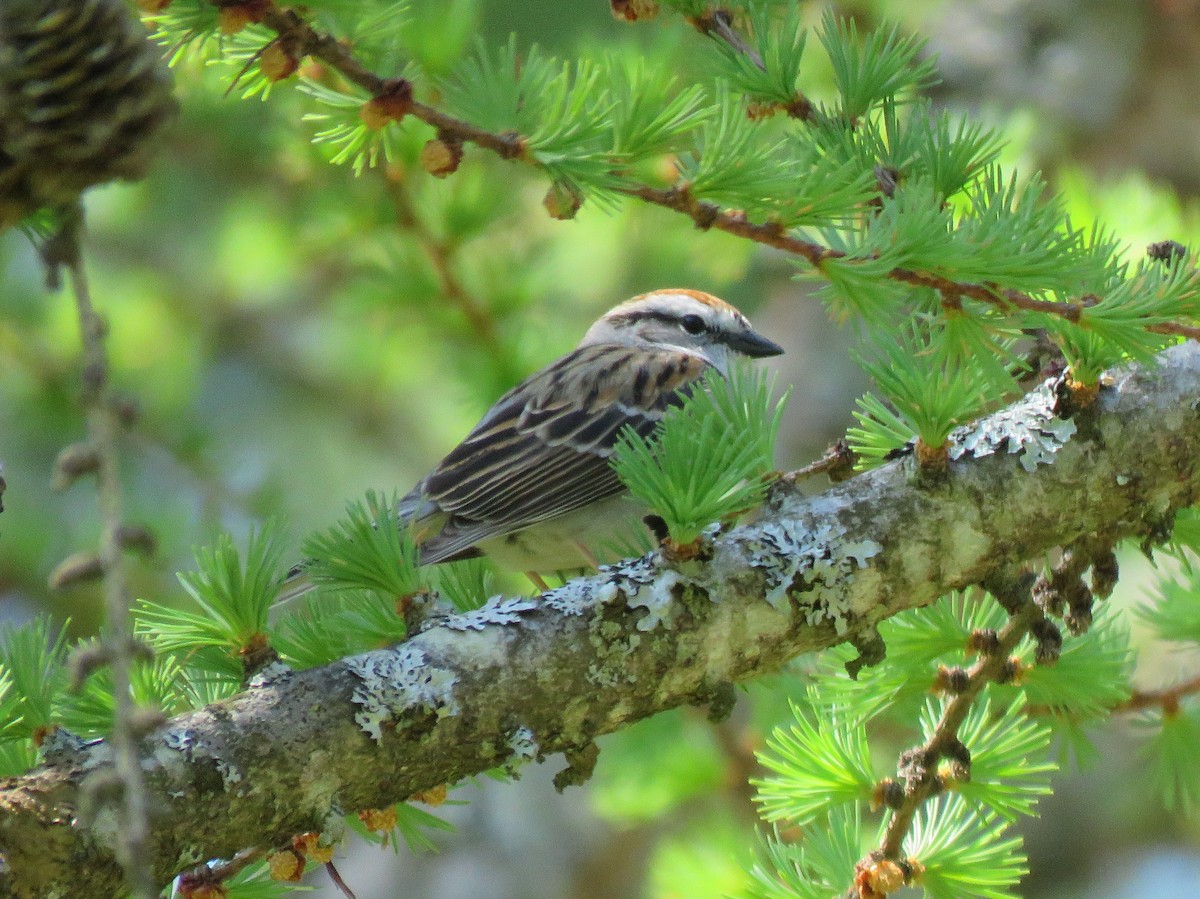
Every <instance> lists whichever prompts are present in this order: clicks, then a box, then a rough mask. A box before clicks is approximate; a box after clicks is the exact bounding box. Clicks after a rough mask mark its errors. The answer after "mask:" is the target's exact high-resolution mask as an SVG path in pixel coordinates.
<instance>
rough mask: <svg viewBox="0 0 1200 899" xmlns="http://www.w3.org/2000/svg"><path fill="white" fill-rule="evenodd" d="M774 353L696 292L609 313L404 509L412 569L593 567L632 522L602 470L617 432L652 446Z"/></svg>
mask: <svg viewBox="0 0 1200 899" xmlns="http://www.w3.org/2000/svg"><path fill="white" fill-rule="evenodd" d="M782 352H783V349H782V348H781V347H780V346H778V345H777V344H775V343H773V342H772V341H770V340H768V339H767V338H765V337H763V336H762V335H760V334H758V333H757V332H755V331H754V329H753V328H751V326H750V322H749V321H747V320H746V317H745V316H744V315H742V313H740V312H738V310H737V309H735V308H734V307H732V306H730V305H729V304H728V303H726V302H724V301H723V300H719V299H717V298H716V297H714V296H710V295H709V294H706V293H701V292H700V291H696V290H656V291H654V292H652V293H647V294H642V295H641V296H638V297H634V298H633V299H632V300H628V301H626V302H624V303H622V304H620V305H619V306H616V307H615V308H613V309H610V310H609V311H608V312H607V313H605V315H604V316H603V317H601V318H600V320H599V321H597V322H596V323H595V324H594V325H592V326H591V328H589V329H588V331H587V333H586V334H584V336H583V340H581V341H580V343H579V346H577V347H576V348H575V349H574V350H572V351H571V352H570V353H567V355H565V356H563V357H562V358H560V359H558V360H556V361H555V362H552V363H550V364H549V365H548V366H546V367H545V368H543V369H542V370H541V371H538V372H536V373H534V374H532V375H530V376H529V377H528V378H526V379H525V380H524V381H522V382H521V383H520V384H518V385H517V386H516V387H514V388H513V389H512V390H510V391H509V392H508V393H506V394H504V396H502V397H500V399H499V400H497V401H496V403H495V405H493V406H492V408H491V409H489V410H488V412H487V414H486V415H484V417H483V419H482V420H481V421H480V422H479V424H477V425H476V426H475V427H474V429H473V430H472V431H471V433H470V434H468V435H467V436H466V437H465V438H464V439H463V441H462V443H460V444H459V445H458V446H456V447H455V448H454V449H452V450H451V451H450V453H449V454H448V455H447V456H446V458H444V459H443V460H442V461H441V462H440V463H438V465H437V467H436V468H434V469H433V471H431V472H430V473H429V474H428V475H426V476H425V477H424V478H423V479H422V480H421V482H420V483H418V484H417V485H416V486H415V487H414V488H413V489H412V490H411V491H410V492H409V493H408V495H407V496H405V497H404V498H403V499H402V500H400V504H399V507H398V511H399V517H400V518H402V519H404V520H406V521H409V522H410V523H411V524H412V526H413V528H414V533H415V534H416V539H417V542H418V545H419V548H420V559H421V563H422V564H435V563H438V562H450V561H454V560H456V559H466V558H471V557H473V556H478V555H481V554H482V555H487V556H488V557H490V558H491V559H492V560H493V561H495V562H496V563H497V564H499V565H500V566H502V567H505V568H511V569H515V570H517V571H525V572H531V573H532V572H538V571H557V570H562V569H570V568H581V567H585V566H586V567H594V566H595V563H596V553H597V551H598V550H599V549H602V548H603V547H605V545H606V543H609V542H610V541H612V540H613V539H615V538H616V537H618V536H619V535H620V529H621V528H623V527H626V526H627V523H628V521H629V519H630V518H631V517H632V515H633V514H635V513H636V512H637V511H638V507H637V506H636V505H635V504H634V502H633V500H631V499H630V498H629V497H628V496H627V494H626V491H625V487H624V485H623V484H622V483H621V481H620V479H619V478H618V477H617V474H616V472H615V471H614V470H613V468H612V466H611V465H610V464H609V456H611V454H612V452H613V447H614V445H615V444H616V442H617V437H618V435H619V434H620V433H621V430H622V429H623V428H624V427H625V426H626V425H630V426H632V427H633V429H634V430H635V431H637V432H638V433H639V434H641V435H643V436H649V435H650V434H651V432H652V431H653V430H654V426H655V425H656V424H657V423H658V421H659V419H661V418H662V416H663V413H664V412H665V411H666V409H667V408H668V407H669V406H670V405H672V404H678V403H679V401H680V399H681V397H682V394H681V393H680V392H679V391H680V389H681V388H683V387H685V386H686V385H687V384H688V383H690V382H691V381H694V380H695V379H696V378H698V377H700V376H701V375H702V374H704V372H705V371H706V370H707V369H709V368H710V367H711V368H715V369H716V370H717V371H719V372H722V373H724V372H725V370H726V368H727V366H728V364H729V362H730V360H731V359H732V358H734V357H736V356H749V357H760V356H775V355H778V354H779V353H782ZM641 511H643V512H644V509H643V510H641ZM531 578H532V579H533V580H534V582H535V583H538V584H539V585H540V583H541V582H540V579H539V578H536V577H533V576H532V574H531Z"/></svg>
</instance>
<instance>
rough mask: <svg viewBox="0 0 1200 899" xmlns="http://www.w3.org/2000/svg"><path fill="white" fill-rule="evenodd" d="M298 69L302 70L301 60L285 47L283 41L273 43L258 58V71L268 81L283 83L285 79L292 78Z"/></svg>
mask: <svg viewBox="0 0 1200 899" xmlns="http://www.w3.org/2000/svg"><path fill="white" fill-rule="evenodd" d="M298 68H300V60H298V59H297V58H296V56H295V54H293V53H292V52H291V51H290V50H288V49H287V48H286V47H284V45H283V41H272V42H271V43H270V44H268V45H267V48H266V49H265V50H263V52H262V55H261V56H260V57H259V58H258V70H259V71H260V72H262V73H263V77H264V78H266V79H267V80H268V81H272V82H274V81H283V79H285V78H290V77H291V76H292V75H294V74H295V73H296V69H298Z"/></svg>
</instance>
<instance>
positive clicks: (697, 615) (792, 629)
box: [0, 346, 1200, 897]
mask: <svg viewBox="0 0 1200 899" xmlns="http://www.w3.org/2000/svg"><path fill="white" fill-rule="evenodd" d="M1053 405H1054V399H1053V393H1052V392H1051V391H1050V390H1049V389H1041V390H1039V391H1035V392H1034V393H1033V394H1031V395H1030V396H1029V397H1027V398H1025V399H1024V400H1022V401H1021V402H1020V403H1019V404H1017V405H1016V406H1013V407H1010V408H1008V409H1006V410H1003V412H1001V413H999V414H998V415H996V416H993V417H991V418H989V419H985V420H983V421H981V422H979V423H977V424H976V425H973V426H971V428H970V429H968V430H965V431H963V432H961V433H960V434H959V435H958V437H957V438H956V441H955V443H954V449H953V450H952V453H951V455H952V458H953V459H954V461H952V462H951V463H950V464H949V467H948V470H947V471H946V473H945V475H944V476H943V477H942V478H941V479H940V480H937V481H934V482H930V480H929V476H928V475H925V476H921V475H919V474H918V472H917V471H916V468H915V465H914V462H913V460H912V459H911V458H907V459H900V460H897V461H894V462H892V463H890V464H888V465H887V466H884V467H882V468H879V469H877V470H875V471H872V472H869V473H866V474H864V475H862V476H860V477H856V478H853V479H852V480H850V481H847V482H845V483H843V484H839V485H837V486H835V487H833V488H831V489H829V490H827V491H826V492H825V493H822V494H819V495H817V496H814V497H807V498H806V497H802V496H800V495H798V494H797V493H796V492H795V491H794V489H793V488H792V487H791V486H789V485H787V484H786V483H781V485H780V486H779V487H778V488H777V490H776V492H775V494H774V496H773V497H772V498H771V500H770V502H769V503H768V504H767V507H766V508H765V509H764V510H763V513H762V516H761V518H760V520H759V521H757V522H755V523H753V524H750V525H746V526H742V527H739V528H736V529H734V530H732V531H729V532H727V533H725V534H722V535H720V536H718V537H717V538H715V539H714V542H713V545H712V547H711V550H712V552H711V557H710V558H708V560H707V561H692V562H689V563H685V564H682V565H679V566H675V567H673V566H671V565H669V564H667V563H666V562H664V561H663V559H662V558H661V557H660V556H659V555H658V554H651V555H649V556H647V557H644V558H642V559H638V560H633V561H629V562H625V563H622V564H621V565H617V566H613V567H611V568H608V569H605V570H604V571H602V572H600V573H598V574H596V575H593V576H591V577H587V578H581V579H579V580H576V581H572V582H570V583H568V584H566V585H565V586H563V587H561V588H559V589H557V590H552V591H550V592H548V593H546V594H545V595H543V596H542V597H540V598H538V599H524V598H522V599H506V600H501V601H496V602H493V603H491V604H489V605H488V606H486V607H485V608H484V609H482V610H479V611H477V612H473V613H469V614H466V615H453V616H451V615H448V616H446V617H444V618H440V619H434V620H433V621H431V622H430V625H429V626H428V627H426V629H425V630H423V631H422V632H420V633H418V634H416V635H415V636H414V637H413V638H412V639H411V640H409V641H408V642H406V643H403V644H401V645H399V646H397V647H393V648H391V649H387V650H381V651H377V652H371V653H367V654H364V655H360V656H356V657H354V658H350V659H345V660H342V661H339V662H337V663H334V664H331V665H327V666H325V667H322V668H316V669H310V670H307V671H301V672H292V671H289V670H287V669H285V668H283V667H282V666H278V665H276V666H272V667H270V668H268V669H266V670H264V671H263V672H261V673H260V674H259V675H258V676H257V677H256V678H255V680H254V681H253V682H252V684H251V686H250V688H249V689H248V690H247V691H246V692H245V693H243V694H240V695H239V696H236V697H234V698H232V699H230V700H228V701H226V702H223V703H220V704H218V705H215V706H210V707H207V708H204V709H200V710H198V711H195V712H191V713H188V714H185V715H181V716H179V717H178V718H176V719H174V720H173V721H171V722H170V723H169V725H168V726H167V727H166V728H164V729H162V730H160V731H158V732H156V733H155V734H153V735H151V736H150V737H147V738H146V740H145V741H144V742H143V744H142V751H143V754H144V763H143V764H144V768H145V773H146V789H147V791H148V799H149V801H150V804H151V807H153V808H154V809H155V810H156V821H155V828H154V831H153V833H152V834H151V845H150V849H151V861H152V865H153V870H154V872H155V876H156V878H157V879H158V881H159V882H160V883H165V882H166V881H167V880H168V879H169V878H170V877H171V876H172V875H174V874H176V873H177V872H178V871H180V870H181V869H183V868H186V867H188V866H189V865H191V864H194V863H195V862H197V861H199V860H203V859H206V858H231V857H233V856H234V855H235V854H236V853H237V852H238V851H239V850H241V849H243V848H245V847H247V846H280V845H287V844H289V840H290V838H291V836H292V835H294V834H297V833H303V832H309V831H320V830H332V829H335V828H336V827H337V825H338V823H339V822H340V816H342V815H344V814H346V813H350V812H354V811H357V810H360V809H363V808H378V807H382V806H386V805H387V804H390V803H393V802H396V801H398V800H402V799H404V798H406V797H408V796H411V795H412V794H414V793H416V792H419V791H422V790H428V789H431V788H434V787H437V786H438V785H440V784H446V783H453V782H456V781H458V780H460V779H462V778H464V777H467V776H469V775H472V774H475V773H478V772H481V771H484V770H488V769H491V768H495V767H497V766H506V767H509V768H515V767H516V766H518V765H519V764H521V763H523V762H525V761H528V760H531V759H539V760H540V759H542V758H543V757H545V756H546V755H549V754H551V753H556V752H565V753H566V755H567V759H568V761H569V762H571V763H572V765H577V766H578V768H576V769H575V770H568V771H566V772H563V774H562V775H561V776H560V782H562V783H567V782H572V781H578V779H580V777H581V776H583V775H584V774H585V770H584V769H586V767H587V765H588V764H589V762H591V761H594V752H595V750H594V746H593V743H592V741H593V740H594V739H595V738H596V737H597V736H599V735H601V734H605V733H609V732H612V731H615V730H618V729H620V728H622V727H624V726H626V725H628V724H630V723H632V722H634V721H637V720H639V719H641V718H645V717H647V716H649V715H652V714H654V713H656V712H658V711H661V710H664V709H668V708H672V707H676V706H680V705H686V704H698V703H706V702H709V701H711V700H713V699H714V698H716V697H720V696H722V695H727V692H728V685H729V684H731V683H737V682H740V681H744V680H747V679H749V678H752V677H755V676H756V675H759V674H762V673H765V672H769V671H772V670H775V669H778V668H779V667H780V666H781V665H783V664H784V663H785V662H787V661H788V660H789V659H791V658H794V657H795V656H796V655H798V654H799V653H802V652H810V651H813V650H817V649H821V648H823V647H828V646H832V645H834V644H836V643H838V642H841V641H844V640H854V641H856V642H858V643H861V644H862V645H867V644H868V643H869V638H870V636H871V634H872V632H873V628H874V626H875V625H876V624H877V623H878V622H879V621H881V620H883V619H884V618H887V617H888V616H890V615H893V614H895V613H896V612H898V611H901V610H902V609H905V608H911V607H915V606H920V605H925V604H927V603H930V602H933V601H934V600H936V599H937V598H938V597H939V596H941V595H943V594H945V593H946V592H948V591H950V590H954V589H958V588H963V587H966V586H968V585H971V584H977V583H980V582H983V581H987V580H989V579H990V578H992V577H993V576H994V575H996V574H997V573H998V572H1002V571H1007V570H1009V568H1010V566H1012V565H1014V564H1019V563H1020V562H1022V561H1023V560H1026V559H1029V558H1033V557H1038V556H1040V555H1041V554H1043V553H1045V552H1046V551H1047V550H1049V549H1051V548H1053V547H1056V546H1062V545H1066V544H1070V543H1072V542H1074V541H1076V540H1078V539H1079V538H1081V537H1085V536H1087V535H1090V534H1094V533H1097V532H1103V533H1105V534H1106V535H1107V536H1111V537H1112V538H1113V539H1120V538H1128V537H1135V538H1143V539H1148V538H1151V537H1152V536H1153V535H1161V534H1162V533H1164V528H1165V527H1166V526H1167V525H1168V524H1169V522H1170V521H1171V518H1172V516H1173V514H1174V512H1175V511H1176V510H1177V509H1179V508H1181V507H1184V506H1186V505H1189V504H1192V503H1195V502H1197V500H1198V499H1200V467H1198V466H1200V463H1198V461H1197V460H1200V415H1198V414H1197V412H1196V409H1197V408H1198V407H1200V348H1194V347H1191V346H1186V347H1178V348H1175V349H1173V350H1170V351H1168V352H1167V353H1164V354H1163V357H1162V364H1161V365H1160V366H1159V367H1157V368H1154V369H1150V370H1146V369H1130V370H1128V371H1126V372H1118V373H1117V374H1116V376H1115V377H1114V379H1113V381H1112V386H1109V387H1105V388H1103V389H1102V390H1101V393H1100V396H1099V398H1098V400H1097V402H1096V403H1095V404H1094V405H1093V406H1092V407H1090V408H1089V409H1088V410H1087V412H1086V413H1081V414H1086V415H1087V416H1088V418H1087V419H1086V420H1080V421H1077V422H1065V421H1063V420H1061V419H1058V418H1056V417H1055V414H1054V412H1053ZM1018 448H1023V449H1021V451H1020V452H1010V451H1009V450H1010V449H1013V450H1015V449H1018ZM111 756H112V749H111V747H110V746H108V745H107V744H106V743H104V742H98V743H95V744H91V745H86V746H83V747H74V748H72V747H71V746H70V745H69V742H68V741H66V740H59V741H57V742H56V743H55V746H53V747H51V748H50V752H49V754H48V761H47V763H46V764H45V765H43V767H41V768H39V769H37V770H35V771H33V772H31V773H30V774H28V775H26V776H24V777H21V778H15V779H10V780H8V781H6V782H4V783H2V784H0V809H2V810H3V813H2V814H0V856H2V857H3V860H4V862H5V864H4V866H3V868H2V869H0V897H3V896H30V895H51V894H53V895H59V896H62V897H93V896H102V895H113V894H114V893H115V892H117V891H118V890H119V887H120V883H121V869H120V866H119V865H118V864H117V862H116V861H115V856H114V852H115V849H116V847H117V846H118V845H119V841H120V839H121V835H120V828H119V827H118V826H116V825H115V824H114V823H113V822H112V821H111V820H110V819H106V818H104V817H103V816H102V817H100V818H99V819H98V820H97V821H96V823H95V824H94V825H93V826H92V827H91V829H85V828H84V827H83V826H81V825H80V824H79V823H78V819H77V817H76V814H75V811H74V809H75V808H76V807H77V803H78V801H79V796H80V784H81V781H82V780H83V779H84V778H85V777H86V775H87V774H88V772H89V771H94V770H96V769H103V768H104V767H106V766H107V765H109V764H110V763H111V762H110V759H111ZM80 859H87V863H86V864H80V862H79V860H80Z"/></svg>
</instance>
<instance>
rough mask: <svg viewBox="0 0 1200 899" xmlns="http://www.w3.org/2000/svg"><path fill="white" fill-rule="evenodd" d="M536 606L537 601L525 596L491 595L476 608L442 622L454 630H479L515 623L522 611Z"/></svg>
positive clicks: (518, 620)
mask: <svg viewBox="0 0 1200 899" xmlns="http://www.w3.org/2000/svg"><path fill="white" fill-rule="evenodd" d="M537 607H538V603H537V601H536V600H534V599H530V598H529V597H527V596H521V597H512V598H506V597H503V596H493V597H492V598H491V599H489V600H488V601H487V602H486V603H484V605H482V606H480V607H479V608H478V609H474V610H472V611H470V612H464V613H463V614H461V615H455V616H453V617H452V618H447V619H446V620H445V621H444V622H443V624H444V625H445V626H446V627H448V628H449V629H450V630H454V631H468V630H475V631H481V630H483V629H484V628H485V627H487V626H488V625H490V624H499V625H509V624H517V623H518V622H520V620H521V616H522V614H523V613H525V612H532V611H533V610H534V609H536V608H537Z"/></svg>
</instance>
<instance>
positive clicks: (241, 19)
mask: <svg viewBox="0 0 1200 899" xmlns="http://www.w3.org/2000/svg"><path fill="white" fill-rule="evenodd" d="M270 6H271V4H270V0H243V2H242V3H233V4H230V5H229V6H222V7H221V8H220V10H219V11H218V12H217V28H219V29H220V31H221V34H225V35H233V34H237V33H238V32H239V31H241V30H242V29H243V28H245V27H246V26H247V25H253V24H255V23H257V22H261V21H262V20H263V18H264V17H265V16H266V14H267V12H268V11H269V9H270Z"/></svg>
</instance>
